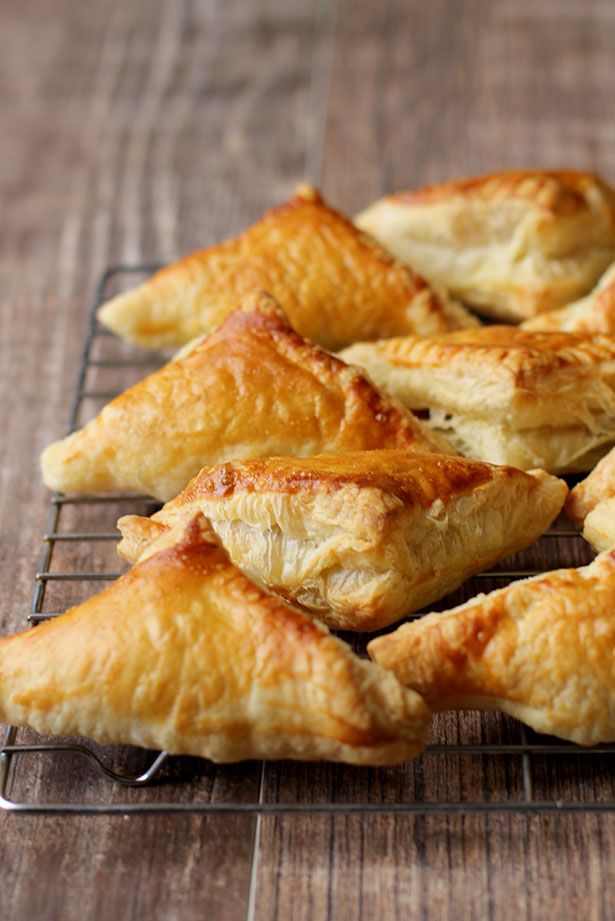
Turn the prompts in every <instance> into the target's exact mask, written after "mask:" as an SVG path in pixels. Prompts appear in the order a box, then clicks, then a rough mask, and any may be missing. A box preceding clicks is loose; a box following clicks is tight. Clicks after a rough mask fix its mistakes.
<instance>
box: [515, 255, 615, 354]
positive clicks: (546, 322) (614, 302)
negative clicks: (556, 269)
mask: <svg viewBox="0 0 615 921" xmlns="http://www.w3.org/2000/svg"><path fill="white" fill-rule="evenodd" d="M521 325H522V327H523V329H543V330H551V331H553V330H560V329H561V330H566V331H567V332H572V333H592V334H595V333H605V334H606V335H609V336H612V335H614V334H615V262H614V263H612V264H611V265H610V266H609V268H608V269H607V270H606V272H605V273H604V275H602V276H601V278H600V281H599V282H598V284H597V285H596V287H595V288H594V290H593V291H592V292H591V293H590V294H588V295H587V296H586V297H582V298H581V300H579V301H575V302H574V303H572V304H568V305H567V306H566V307H560V309H559V310H547V312H546V313H541V314H538V316H537V317H534V318H533V319H532V320H526V321H525V323H522V324H521Z"/></svg>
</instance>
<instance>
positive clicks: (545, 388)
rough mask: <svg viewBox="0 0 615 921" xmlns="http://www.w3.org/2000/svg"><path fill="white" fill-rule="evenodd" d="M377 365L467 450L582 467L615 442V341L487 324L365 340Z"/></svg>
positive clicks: (359, 360)
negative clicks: (432, 332)
mask: <svg viewBox="0 0 615 921" xmlns="http://www.w3.org/2000/svg"><path fill="white" fill-rule="evenodd" d="M340 357H341V358H343V359H344V361H347V362H348V363H349V364H356V365H358V366H359V367H360V368H364V369H365V370H366V371H368V373H369V375H370V377H371V378H372V380H374V381H375V382H376V384H377V385H379V386H380V387H382V388H384V389H385V390H387V391H388V392H389V393H391V394H392V395H393V396H395V397H397V399H399V400H401V402H402V403H404V404H405V405H406V406H408V407H409V408H411V409H421V410H424V409H426V410H429V420H428V422H427V424H428V425H429V426H430V428H432V429H433V430H434V431H436V432H438V433H440V434H445V435H446V437H447V438H448V439H449V440H450V442H451V444H452V445H453V446H454V447H455V448H456V449H457V450H458V451H459V452H460V453H461V454H465V455H467V456H469V457H475V458H477V459H480V460H485V461H491V462H492V463H495V464H512V465H513V466H514V467H520V468H521V469H522V470H529V469H530V468H533V467H542V468H543V469H544V470H548V471H549V472H550V473H566V472H575V471H578V472H583V471H585V470H590V469H591V468H592V466H593V465H594V464H595V463H596V461H597V460H598V459H599V458H600V457H601V456H602V455H603V454H604V453H605V451H607V450H608V448H609V447H610V446H611V445H612V444H614V443H615V338H611V337H607V336H594V337H590V336H582V335H577V334H574V333H563V332H560V333H542V332H531V331H527V330H521V329H518V328H515V327H511V326H485V327H482V328H480V329H472V330H459V331H457V332H451V333H443V334H441V335H438V336H429V337H426V338H424V339H419V338H418V337H416V336H406V337H402V338H397V339H388V340H386V341H380V342H362V343H357V344H356V345H354V346H351V347H350V348H348V349H345V350H344V351H343V352H341V353H340Z"/></svg>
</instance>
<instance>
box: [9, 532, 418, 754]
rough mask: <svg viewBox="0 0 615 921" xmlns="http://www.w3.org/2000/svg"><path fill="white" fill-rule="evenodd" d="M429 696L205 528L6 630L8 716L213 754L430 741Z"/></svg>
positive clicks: (413, 746)
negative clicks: (255, 571)
mask: <svg viewBox="0 0 615 921" xmlns="http://www.w3.org/2000/svg"><path fill="white" fill-rule="evenodd" d="M429 718H430V714H429V710H428V708H427V707H426V706H425V704H424V703H423V701H422V700H421V698H420V697H419V696H418V695H417V694H415V693H414V692H412V691H407V690H406V689H404V688H403V687H402V686H401V685H400V684H399V682H398V681H397V680H396V679H395V678H394V677H393V675H391V674H389V673H387V672H385V671H384V670H383V669H381V668H379V667H378V666H375V665H373V664H372V663H371V662H369V661H368V660H365V659H359V658H358V657H357V656H356V655H355V654H354V653H353V652H352V651H351V649H350V647H349V646H347V645H346V644H345V643H343V642H342V641H341V640H339V639H337V638H336V637H333V636H332V635H331V634H330V633H329V632H328V631H327V629H326V628H325V627H324V626H322V625H319V624H318V623H317V622H315V621H312V620H310V619H309V618H308V617H307V616H306V615H305V614H302V613H301V612H300V611H296V610H294V609H293V608H291V607H290V606H288V605H286V604H284V603H283V602H281V601H279V600H278V599H276V598H274V597H272V596H270V595H268V594H267V593H266V592H264V591H263V590H262V589H260V588H258V587H257V586H255V585H254V584H253V583H251V582H250V581H249V580H248V579H246V577H245V576H243V575H242V574H241V573H240V572H239V571H238V570H237V569H235V567H233V566H232V565H231V564H230V563H229V562H228V558H227V557H226V554H225V553H224V551H223V550H222V549H220V548H219V547H217V546H215V545H214V544H211V543H209V542H208V540H207V537H206V536H205V537H203V536H202V534H201V527H200V523H199V520H198V518H197V519H195V520H194V521H193V522H191V523H190V525H189V526H188V528H187V530H186V533H185V535H184V537H183V539H182V540H181V541H180V543H178V544H176V545H174V546H171V547H168V548H166V549H164V550H161V551H159V552H158V553H156V554H155V555H154V556H151V557H150V558H149V559H147V560H146V561H144V562H143V563H140V564H139V565H138V566H136V567H135V568H134V569H132V570H131V571H130V572H128V573H127V574H126V575H125V576H122V578H120V579H119V580H118V581H117V582H115V583H114V584H113V585H112V586H110V587H109V588H108V589H107V590H106V591H104V592H103V593H102V594H100V595H97V596H96V597H94V598H91V599H90V600H89V601H86V602H85V603H84V604H81V605H79V607H76V608H73V609H72V610H71V611H69V612H68V613H67V614H64V615H63V616H61V617H58V618H56V619H54V620H52V621H49V622H47V623H45V624H43V625H42V626H40V627H36V628H35V629H31V630H26V631H25V632H24V633H20V634H17V635H15V636H10V637H6V638H4V639H2V640H0V721H3V722H9V723H12V724H14V725H18V726H30V727H32V728H34V729H37V730H38V731H40V732H48V733H56V734H62V735H82V736H88V737H90V738H93V739H96V740H97V741H99V742H116V743H125V744H132V745H141V746H144V747H146V748H163V749H166V750H167V751H169V752H171V753H174V754H187V755H199V756H202V757H206V758H210V759H212V760H213V761H239V760H243V759H247V758H298V759H302V760H314V759H323V758H326V759H328V760H331V761H346V762H350V763H352V764H390V763H395V762H401V761H404V760H407V759H409V758H412V757H414V756H415V755H417V754H419V753H420V751H421V750H422V748H423V747H424V744H425V735H426V732H427V728H428V724H429Z"/></svg>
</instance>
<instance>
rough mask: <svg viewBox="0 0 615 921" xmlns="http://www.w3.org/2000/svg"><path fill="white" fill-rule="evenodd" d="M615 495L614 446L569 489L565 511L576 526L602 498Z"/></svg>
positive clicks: (579, 525)
mask: <svg viewBox="0 0 615 921" xmlns="http://www.w3.org/2000/svg"><path fill="white" fill-rule="evenodd" d="M613 496H615V448H613V450H612V451H609V453H608V454H607V455H606V456H605V457H603V458H602V460H601V461H600V463H599V464H597V466H596V467H594V469H593V470H592V472H591V473H590V475H589V476H588V477H586V478H585V479H584V480H582V481H581V482H580V483H578V484H577V485H576V486H575V487H574V489H572V490H571V491H570V494H569V496H568V498H567V499H566V506H565V511H566V514H567V515H568V517H569V518H570V520H571V521H573V522H574V523H575V524H576V525H577V527H581V525H582V524H583V522H584V520H585V518H586V516H587V515H588V514H589V512H591V510H592V509H593V508H594V507H595V506H596V505H597V504H598V503H599V502H602V501H603V499H609V498H611V497H613Z"/></svg>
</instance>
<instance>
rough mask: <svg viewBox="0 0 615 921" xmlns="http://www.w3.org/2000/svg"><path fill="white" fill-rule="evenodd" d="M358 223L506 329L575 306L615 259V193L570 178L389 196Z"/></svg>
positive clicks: (509, 176)
mask: <svg viewBox="0 0 615 921" xmlns="http://www.w3.org/2000/svg"><path fill="white" fill-rule="evenodd" d="M356 223H357V225H358V226H359V227H360V228H361V229H362V230H365V231H367V232H368V233H370V234H372V235H373V236H374V237H375V238H376V239H377V240H379V241H380V242H381V243H383V244H384V245H385V246H386V247H387V248H388V249H390V251H391V252H392V253H393V254H394V255H395V256H397V258H398V259H400V260H402V261H403V262H408V263H410V264H411V265H412V266H413V267H414V268H415V269H416V270H417V271H419V272H421V273H423V274H424V275H425V277H426V278H428V279H430V280H431V281H432V282H434V283H438V284H440V285H443V286H444V287H445V288H447V289H448V290H449V291H450V292H451V293H452V294H453V295H454V296H455V297H459V298H461V299H462V300H463V301H465V302H466V303H468V304H471V305H472V306H474V307H476V309H477V310H479V311H480V312H481V313H484V314H486V315H487V316H492V317H495V318H496V319H500V320H523V319H525V318H527V317H532V316H534V315H536V314H538V313H541V312H542V311H544V310H551V309H554V308H556V307H560V306H562V305H563V304H568V303H570V302H571V301H573V300H575V299H576V298H579V297H581V296H582V295H584V294H586V293H587V292H588V291H589V290H590V288H592V287H593V285H594V284H595V283H596V281H597V279H598V278H599V276H600V275H601V273H602V272H604V270H605V269H606V267H607V266H608V265H609V263H610V262H612V261H613V259H614V258H615V192H614V191H613V190H612V189H611V188H610V187H609V186H608V185H607V184H606V183H604V182H603V181H602V180H601V179H599V178H598V177H597V176H594V175H593V174H591V173H583V172H574V171H569V170H555V171H545V170H509V171H505V172H499V173H493V174H491V175H486V176H479V177H477V178H474V179H466V180H462V181H459V182H446V183H444V184H442V185H436V186H431V187H429V188H424V189H418V190H416V191H411V192H405V193H402V194H398V195H391V196H389V197H387V198H383V199H381V200H380V201H377V202H376V203H375V204H373V205H372V206H371V207H369V208H368V209H367V210H366V211H364V212H363V213H362V214H360V215H359V216H358V217H357V218H356Z"/></svg>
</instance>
